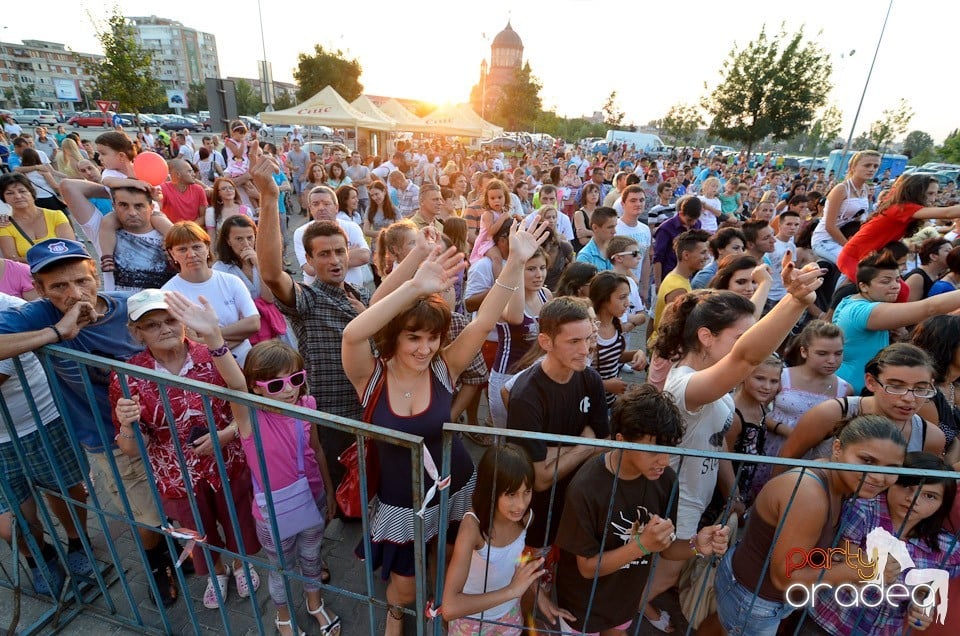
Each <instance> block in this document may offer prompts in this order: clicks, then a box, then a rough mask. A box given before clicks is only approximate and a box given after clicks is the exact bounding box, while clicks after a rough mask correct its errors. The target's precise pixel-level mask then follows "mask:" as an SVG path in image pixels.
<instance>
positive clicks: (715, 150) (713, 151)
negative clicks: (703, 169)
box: [707, 144, 737, 157]
mask: <svg viewBox="0 0 960 636" xmlns="http://www.w3.org/2000/svg"><path fill="white" fill-rule="evenodd" d="M735 154H737V149H736V148H733V147H731V146H718V145H716V144H714V145H713V146H710V147H709V148H707V156H708V157H714V156H716V155H721V156H723V157H726V156H727V155H735Z"/></svg>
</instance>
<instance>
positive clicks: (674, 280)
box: [650, 270, 691, 344]
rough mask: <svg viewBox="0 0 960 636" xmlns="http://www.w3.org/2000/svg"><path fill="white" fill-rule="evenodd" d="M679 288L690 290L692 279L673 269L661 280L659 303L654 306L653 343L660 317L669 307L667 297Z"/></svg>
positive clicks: (658, 290)
mask: <svg viewBox="0 0 960 636" xmlns="http://www.w3.org/2000/svg"><path fill="white" fill-rule="evenodd" d="M678 289H682V290H684V291H690V290H691V287H690V279H688V278H687V277H685V276H681V275H680V274H678V273H677V270H673V271H671V272H670V273H669V274H667V275H666V276H664V278H663V280H662V281H660V287H659V288H658V289H657V304H656V305H655V306H654V310H653V328H652V329H651V330H650V338H651V344H652V340H653V339H654V337H655V336H656V333H657V327H658V326H659V325H660V318H661V317H662V316H663V310H664V309H666V308H667V301H666V298H667V296H668V295H670V293H671V292H675V291H676V290H678Z"/></svg>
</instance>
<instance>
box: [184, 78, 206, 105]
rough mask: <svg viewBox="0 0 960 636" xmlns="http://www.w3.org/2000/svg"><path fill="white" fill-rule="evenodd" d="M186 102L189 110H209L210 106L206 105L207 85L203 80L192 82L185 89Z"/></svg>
mask: <svg viewBox="0 0 960 636" xmlns="http://www.w3.org/2000/svg"><path fill="white" fill-rule="evenodd" d="M187 104H189V105H190V110H192V111H199V110H210V107H209V106H208V105H207V86H206V84H204V83H203V82H194V83H193V84H191V85H190V88H189V90H187Z"/></svg>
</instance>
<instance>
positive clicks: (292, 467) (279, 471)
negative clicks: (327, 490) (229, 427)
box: [240, 395, 324, 520]
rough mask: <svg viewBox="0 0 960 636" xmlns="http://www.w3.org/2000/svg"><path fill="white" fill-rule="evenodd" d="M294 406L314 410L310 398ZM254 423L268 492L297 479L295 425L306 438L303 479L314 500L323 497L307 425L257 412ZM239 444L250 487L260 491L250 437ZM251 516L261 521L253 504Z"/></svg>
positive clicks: (260, 482) (259, 475) (309, 425)
mask: <svg viewBox="0 0 960 636" xmlns="http://www.w3.org/2000/svg"><path fill="white" fill-rule="evenodd" d="M297 404H298V405H299V406H302V407H304V408H308V409H316V408H317V402H316V400H315V399H314V398H313V396H310V395H307V396H305V397H303V398H302V399H301V400H300V402H298V403H297ZM257 422H258V423H259V425H260V426H259V428H260V441H261V443H262V445H263V459H264V461H265V462H266V466H267V476H268V477H269V478H270V490H279V489H281V488H285V487H286V486H289V485H290V484H292V483H293V482H295V481H296V480H297V478H298V475H297V438H296V433H295V431H296V429H295V428H294V427H296V426H298V425H299V427H300V428H301V430H302V432H303V435H305V436H306V437H304V445H303V470H304V473H305V474H306V476H307V481H309V482H310V490H312V491H313V494H314V497H319V496H320V494H321V493H323V489H324V486H323V479H322V478H321V477H320V465H319V464H318V463H317V457H316V455H315V454H314V452H313V447H312V446H310V427H311V424H308V423H307V422H303V421H298V420H294V419H292V418H290V417H288V416H285V415H278V414H276V413H269V412H267V411H257ZM240 444H241V446H242V447H243V452H244V454H245V455H246V456H247V465H248V466H249V467H250V472H251V473H252V474H253V478H254V483H255V484H259V485H260V487H263V476H262V475H261V473H260V460H259V459H258V458H257V446H256V443H255V442H254V440H253V435H251V436H249V437H241V438H240ZM254 489H255V490H256V486H254ZM253 516H254V518H256V519H260V520H262V519H263V515H261V514H260V507H259V506H257V503H256V501H254V503H253Z"/></svg>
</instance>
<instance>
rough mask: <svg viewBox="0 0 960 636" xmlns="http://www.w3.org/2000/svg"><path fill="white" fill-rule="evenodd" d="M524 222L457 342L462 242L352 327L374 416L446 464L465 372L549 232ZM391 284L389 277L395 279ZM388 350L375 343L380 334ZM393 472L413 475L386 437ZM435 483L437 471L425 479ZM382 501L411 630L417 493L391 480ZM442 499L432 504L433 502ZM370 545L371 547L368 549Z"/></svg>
mask: <svg viewBox="0 0 960 636" xmlns="http://www.w3.org/2000/svg"><path fill="white" fill-rule="evenodd" d="M520 226H521V224H520V223H517V224H516V226H515V228H514V229H513V231H512V232H511V234H510V252H509V258H508V259H507V262H506V264H505V265H504V268H503V271H502V272H501V273H500V276H499V278H497V280H496V281H495V283H494V286H493V288H492V289H491V290H490V292H489V293H488V294H487V296H486V298H485V299H484V301H483V304H481V305H480V309H479V310H478V312H477V316H476V318H475V319H474V320H473V321H472V322H471V323H470V324H469V325H468V326H467V327H466V328H465V329H464V330H463V332H462V333H461V334H460V336H459V337H457V339H456V340H454V341H453V342H450V343H444V342H443V336H444V335H445V334H446V333H447V329H448V327H449V323H450V311H449V309H448V308H447V306H446V304H445V303H444V302H443V300H442V298H440V297H439V295H438V294H439V293H440V292H442V291H443V290H444V289H446V288H447V287H449V286H450V285H452V284H453V281H454V278H455V277H456V275H457V273H458V272H460V270H462V269H463V267H464V260H463V255H462V254H461V253H459V252H457V250H456V248H450V249H448V250H446V251H445V252H443V253H440V251H439V249H437V248H435V249H434V250H432V252H431V254H430V255H429V256H428V257H427V258H426V259H425V260H424V262H423V264H422V265H421V266H420V268H419V269H418V270H417V273H416V274H415V275H414V276H413V278H412V279H410V280H407V281H405V282H403V283H402V284H400V285H399V286H398V287H396V289H394V290H393V291H392V292H391V293H389V294H387V295H386V296H384V297H383V298H382V299H380V300H379V301H377V302H376V303H375V304H373V305H371V306H370V308H369V309H366V310H365V311H363V312H362V313H360V314H359V315H358V316H357V317H356V318H354V319H353V320H352V321H351V322H350V324H348V325H347V327H346V329H344V331H343V345H342V358H343V369H344V371H345V372H346V375H347V378H348V379H349V380H350V383H351V384H352V385H353V387H354V389H356V391H357V395H358V396H359V397H360V400H361V404H362V405H363V407H364V414H365V419H366V420H367V421H369V422H370V423H373V424H376V425H378V426H384V427H386V428H391V429H394V430H398V431H403V432H407V433H412V434H415V435H420V436H422V437H423V438H424V444H425V453H426V452H429V453H430V455H431V456H432V457H433V458H434V460H435V461H436V462H437V464H438V465H439V464H440V462H441V443H442V436H441V432H442V428H443V423H444V422H445V421H447V419H448V418H449V416H450V407H451V402H452V397H453V387H454V386H455V383H456V380H457V377H458V376H459V375H460V373H461V372H462V371H463V370H464V369H465V368H466V366H467V365H468V364H469V363H470V361H471V360H472V359H473V357H474V356H475V355H476V354H477V352H478V351H480V347H481V345H482V344H483V341H484V340H485V339H486V335H487V334H488V333H489V332H490V330H491V329H493V327H494V325H495V324H496V323H497V321H498V320H499V319H500V316H501V314H502V313H503V310H504V308H505V307H506V306H507V302H508V301H509V300H510V299H511V298H512V297H513V295H514V294H517V293H518V292H519V290H520V288H521V285H522V283H523V267H524V264H525V263H526V262H527V260H528V259H529V258H530V257H531V256H532V255H533V253H534V252H535V251H536V250H537V248H538V246H539V243H541V242H542V241H543V240H544V238H545V237H546V228H545V227H543V226H542V225H538V226H537V227H536V228H535V229H533V230H532V232H528V231H526V230H524V229H522V228H521V227H520ZM388 282H389V281H385V284H387V283H388ZM371 338H372V339H373V340H374V341H375V342H376V343H377V350H378V351H379V355H374V354H373V353H372V352H371V350H370V339H371ZM377 450H378V452H379V455H380V465H381V467H382V469H383V471H384V474H390V475H397V476H401V475H409V474H410V471H411V465H410V453H409V451H408V450H406V449H402V448H400V447H397V446H391V445H389V444H381V443H377ZM450 477H451V484H450V493H451V494H450V498H449V503H448V505H449V519H450V521H451V524H452V525H451V534H450V536H451V537H453V536H455V535H456V530H457V525H458V522H459V521H460V519H462V518H463V514H464V513H465V512H466V511H467V509H468V508H469V506H470V496H471V494H472V492H473V484H474V480H475V477H474V470H473V462H472V460H471V459H470V456H469V455H468V454H467V451H466V449H465V448H464V447H463V445H462V443H461V442H460V440H458V439H455V440H454V446H453V455H452V457H451V475H450ZM424 479H425V480H429V478H428V477H425V478H424ZM377 501H378V504H377V508H376V510H375V511H374V513H373V518H372V520H371V523H370V528H371V534H372V537H371V542H372V549H373V553H372V554H370V555H365V556H366V557H367V558H371V559H372V562H373V567H374V569H376V568H381V576H382V577H383V579H384V580H389V583H388V585H387V602H388V603H389V605H390V607H389V610H388V613H387V625H386V634H388V635H390V636H398V635H399V634H401V633H402V621H403V612H402V610H401V608H402V606H404V605H407V604H409V603H411V602H413V601H414V599H415V598H416V587H415V580H414V574H415V571H416V562H415V559H414V544H413V541H414V536H413V527H414V514H416V511H415V510H414V509H413V492H412V489H411V487H410V482H407V481H406V480H405V479H392V480H382V481H381V483H380V486H379V489H378V491H377ZM431 503H432V504H433V505H429V504H431ZM425 504H426V510H425V514H424V519H425V525H426V528H425V532H424V534H425V539H426V540H428V541H430V540H432V539H433V538H434V537H436V536H437V533H438V531H439V528H438V520H439V512H440V510H439V506H438V505H437V503H436V502H429V501H428V502H425ZM358 550H359V551H361V552H362V544H361V546H360V547H359V548H358Z"/></svg>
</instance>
